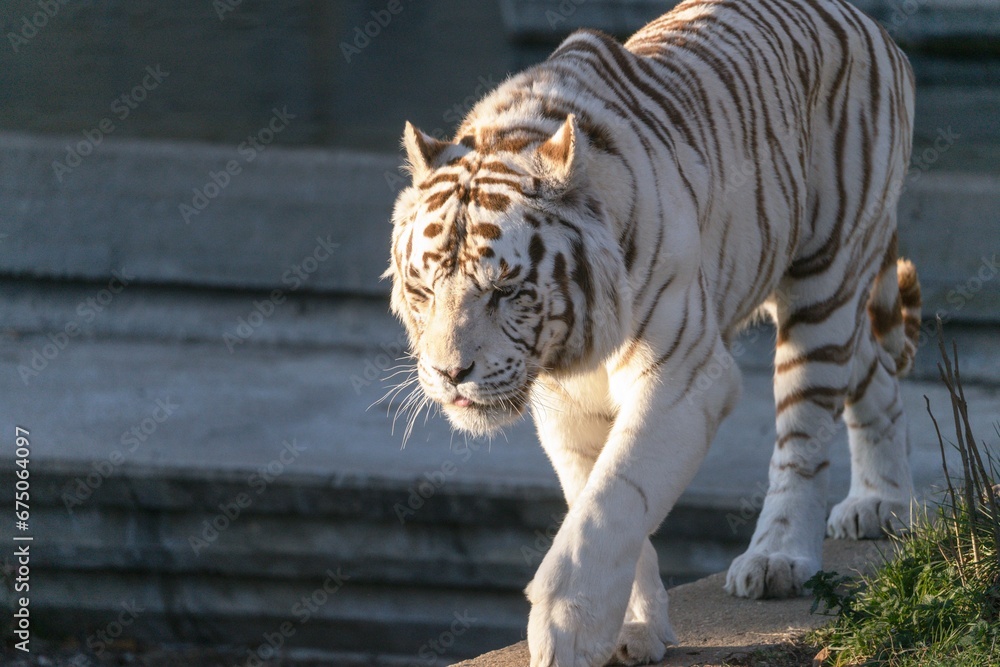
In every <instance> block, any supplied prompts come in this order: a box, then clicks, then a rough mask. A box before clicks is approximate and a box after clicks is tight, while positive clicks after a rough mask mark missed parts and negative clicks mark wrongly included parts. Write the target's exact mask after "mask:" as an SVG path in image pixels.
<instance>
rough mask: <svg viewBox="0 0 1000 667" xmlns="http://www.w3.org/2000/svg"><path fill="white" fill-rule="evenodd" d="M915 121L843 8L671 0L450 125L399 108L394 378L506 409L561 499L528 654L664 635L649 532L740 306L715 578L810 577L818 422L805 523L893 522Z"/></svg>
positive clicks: (772, 585)
mask: <svg viewBox="0 0 1000 667" xmlns="http://www.w3.org/2000/svg"><path fill="white" fill-rule="evenodd" d="M912 118H913V76H912V73H911V70H910V67H909V65H908V63H907V61H906V58H905V57H904V56H903V54H902V52H901V51H899V50H898V49H897V48H896V47H895V45H894V44H893V43H892V42H891V40H890V39H889V38H888V36H887V35H886V33H885V32H884V31H883V30H882V29H881V28H880V27H878V25H877V24H875V23H874V22H872V21H871V20H869V19H868V18H866V17H865V16H864V15H862V14H861V13H860V12H859V11H857V10H855V9H854V8H852V7H851V6H850V5H848V4H847V3H846V2H842V1H841V0H758V1H756V2H746V1H744V0H688V1H686V2H683V3H681V4H680V5H679V6H678V7H677V8H675V9H674V10H673V11H671V12H670V13H668V14H666V15H664V16H663V17H661V18H659V19H657V20H656V21H653V22H652V23H650V24H649V25H647V26H646V27H645V28H643V29H642V30H640V31H639V32H638V33H637V34H635V35H634V36H633V37H632V38H631V39H630V40H629V41H628V42H627V43H626V44H625V45H624V46H623V45H621V44H619V43H617V42H616V41H614V40H613V39H611V38H609V37H608V36H606V35H603V34H601V33H598V32H593V31H580V32H577V33H575V34H573V35H572V36H570V37H569V38H568V39H567V40H566V41H565V42H563V44H562V45H561V46H560V47H559V48H558V50H557V51H556V52H555V53H554V54H553V55H552V56H551V57H550V58H549V59H548V60H546V61H545V62H544V63H541V64H539V65H537V66H535V67H533V68H531V69H529V70H527V71H525V72H523V73H521V74H519V75H517V76H514V77H512V78H510V79H509V80H507V81H506V82H505V83H504V84H502V85H501V86H500V87H499V88H498V89H496V90H495V91H493V92H492V93H490V94H489V95H487V96H486V97H485V98H484V99H483V100H482V101H481V102H480V103H479V104H478V105H477V106H476V107H475V108H474V109H473V110H472V112H471V113H470V114H469V115H468V117H467V118H466V119H465V120H464V122H463V123H462V125H461V126H460V128H459V129H458V131H457V133H456V135H455V138H454V140H453V141H452V142H442V141H438V140H436V139H434V138H432V137H429V136H427V135H425V134H423V133H422V132H420V131H419V130H417V129H416V128H414V127H412V126H410V125H407V128H406V132H405V136H404V144H405V147H406V150H407V155H408V159H409V163H410V169H411V172H412V176H413V185H412V187H409V188H407V189H406V190H405V191H404V192H402V193H401V194H400V196H399V199H398V201H397V203H396V208H395V211H394V217H393V220H394V231H393V243H392V258H391V266H390V268H389V271H388V272H387V275H389V276H391V277H392V279H393V290H392V307H393V310H394V312H395V313H396V314H397V315H398V316H399V317H400V318H401V319H402V321H403V322H404V324H405V325H406V328H407V331H408V332H409V335H410V342H411V346H412V350H413V352H414V355H415V358H416V360H417V364H416V371H417V377H418V378H419V384H420V387H421V389H422V391H423V393H424V394H425V396H426V398H427V399H429V400H432V401H434V402H435V403H437V404H439V405H440V406H442V408H443V410H444V412H445V414H446V415H447V416H448V417H449V419H450V420H451V421H452V423H453V424H454V425H455V426H456V427H457V428H460V429H464V430H467V431H470V432H473V433H489V432H493V431H494V430H496V429H497V428H500V427H502V426H503V425H505V424H508V423H510V422H511V421H512V420H513V419H515V418H517V417H518V416H519V415H521V414H522V413H523V412H525V411H527V410H530V411H531V413H532V415H533V417H534V419H535V422H536V425H537V429H538V433H539V438H540V440H541V443H542V446H543V447H544V449H545V451H546V453H547V454H548V456H549V458H550V459H551V460H552V462H553V464H554V466H555V468H556V472H557V473H558V475H559V478H560V482H561V483H562V486H563V490H564V492H565V494H566V498H567V501H568V503H569V506H570V512H569V514H568V515H567V518H566V520H565V522H564V524H563V526H562V528H561V529H560V531H559V533H558V535H557V536H556V538H555V540H554V544H553V546H552V548H551V550H550V551H549V553H548V555H547V556H546V557H545V559H544V560H543V562H542V564H541V566H540V567H539V570H538V572H537V573H536V576H535V578H534V580H533V581H532V583H531V584H530V585H529V587H528V589H527V594H528V597H529V599H530V600H531V602H532V612H531V616H530V619H529V626H528V640H529V645H530V649H531V655H532V665H551V664H559V665H570V664H573V665H578V664H579V665H600V664H603V663H604V662H605V661H606V660H607V659H609V658H611V657H613V656H617V658H618V659H619V660H623V661H626V662H630V663H635V662H642V661H646V660H656V659H659V658H660V657H662V655H663V652H664V650H665V645H666V644H668V643H671V642H673V641H675V640H676V639H675V637H674V634H673V631H672V630H671V628H670V624H669V621H668V618H667V599H666V595H665V594H664V591H663V587H662V584H661V583H660V580H659V576H658V570H657V565H656V554H655V552H654V551H653V549H652V546H651V545H650V543H649V540H648V535H649V534H650V533H651V532H652V531H653V530H655V529H656V527H657V526H658V525H659V524H660V522H661V521H662V520H663V518H664V517H665V516H666V514H667V513H668V511H669V510H670V508H671V507H672V506H673V505H674V503H675V502H676V501H677V498H678V497H679V496H680V494H681V492H682V491H683V489H684V487H685V486H686V485H687V484H688V482H689V481H690V480H691V478H692V477H693V475H694V473H695V471H696V470H697V468H698V466H699V464H700V463H701V461H702V460H703V457H704V454H705V451H706V449H707V447H708V445H709V443H710V442H711V439H712V437H713V435H714V433H715V431H716V429H717V427H718V425H719V422H720V421H721V420H722V419H723V418H724V417H725V416H726V414H728V412H729V411H730V410H731V408H732V406H733V404H734V403H735V401H736V400H737V399H738V396H739V392H740V378H739V371H738V370H737V368H736V366H735V363H734V361H733V358H732V356H731V355H730V353H729V345H730V343H731V341H732V340H733V339H734V337H735V336H736V334H737V333H738V332H739V330H740V328H741V327H743V326H744V325H745V324H746V323H747V322H748V321H749V320H751V319H752V318H753V317H754V316H755V315H756V314H758V313H761V312H763V313H767V314H769V315H770V316H771V317H772V318H773V319H774V321H775V324H776V327H777V349H776V352H775V375H774V393H775V402H776V413H777V414H776V420H777V441H776V444H775V448H774V454H773V457H772V460H771V467H770V474H769V477H770V490H769V492H768V496H767V499H766V501H765V504H764V508H763V511H762V513H761V517H760V519H759V521H758V525H757V529H756V532H755V534H754V536H753V539H752V542H751V545H750V547H749V549H748V551H747V552H746V553H745V554H744V555H742V556H740V557H739V558H737V559H736V560H735V561H734V563H733V565H732V567H731V569H730V571H729V576H728V579H727V583H726V588H727V590H729V592H731V593H733V594H735V595H741V596H750V597H762V596H788V595H795V594H798V593H800V592H801V591H802V584H803V582H804V581H805V580H806V579H808V578H809V577H810V576H812V574H813V573H815V572H816V571H817V570H818V569H819V567H820V556H821V544H822V539H823V532H824V531H823V524H824V517H825V512H826V493H827V490H826V488H827V479H826V478H827V467H828V465H829V459H828V458H827V449H828V442H829V440H830V439H831V437H832V434H833V433H834V426H835V422H836V420H838V419H839V418H841V416H843V417H844V418H845V421H846V422H847V424H848V432H849V440H850V447H851V457H852V470H853V472H852V483H851V490H850V493H849V495H848V497H847V498H846V499H845V500H844V501H843V502H842V503H840V504H839V505H838V506H837V507H835V508H834V510H833V512H832V513H831V515H830V517H829V521H828V522H827V531H828V532H829V533H830V534H831V535H835V536H840V537H855V538H858V537H870V536H875V535H878V534H880V533H881V531H882V530H883V529H884V528H886V527H891V526H892V524H893V523H894V522H895V521H897V520H901V521H906V520H907V519H906V517H907V513H908V503H909V500H910V496H911V493H912V483H911V481H910V473H909V467H908V462H907V434H906V427H905V421H904V419H903V415H902V403H901V400H900V397H899V384H898V376H899V375H901V374H902V373H903V372H905V371H906V370H907V369H908V368H909V367H910V366H911V365H912V360H913V354H914V351H915V349H916V348H915V340H916V334H917V330H918V328H919V317H920V314H919V313H920V311H919V308H920V296H919V284H918V282H917V277H916V271H915V269H914V267H913V265H912V264H911V263H909V262H906V261H905V260H898V259H897V257H896V219H895V218H896V200H897V198H898V194H899V191H900V190H901V185H902V181H903V178H904V176H905V172H906V166H907V164H908V162H909V155H910V137H911V127H912ZM747 446H755V445H754V444H753V443H750V442H748V443H747Z"/></svg>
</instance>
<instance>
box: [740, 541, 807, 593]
mask: <svg viewBox="0 0 1000 667" xmlns="http://www.w3.org/2000/svg"><path fill="white" fill-rule="evenodd" d="M821 565H822V563H821V561H820V559H819V558H818V557H810V556H797V555H793V554H787V553H780V552H778V553H766V552H764V551H759V550H753V549H752V550H749V551H747V552H746V553H745V554H743V555H742V556H739V557H737V558H736V559H735V560H734V561H733V564H732V565H730V566H729V572H728V573H727V574H726V592H727V593H729V594H730V595H734V596H736V597H741V598H753V599H758V598H790V597H796V596H799V595H802V594H804V593H805V586H804V584H805V583H806V581H808V580H809V579H810V578H811V577H812V576H813V575H814V574H816V573H817V572H819V570H820V567H821Z"/></svg>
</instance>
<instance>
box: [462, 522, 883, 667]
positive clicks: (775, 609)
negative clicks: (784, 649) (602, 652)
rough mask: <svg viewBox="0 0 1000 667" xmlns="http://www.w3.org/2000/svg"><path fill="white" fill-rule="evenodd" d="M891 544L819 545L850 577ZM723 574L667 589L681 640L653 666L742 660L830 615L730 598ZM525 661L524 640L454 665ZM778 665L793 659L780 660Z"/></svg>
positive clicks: (801, 605)
mask: <svg viewBox="0 0 1000 667" xmlns="http://www.w3.org/2000/svg"><path fill="white" fill-rule="evenodd" d="M891 549H892V544H891V542H888V541H868V542H849V541H840V540H827V541H826V543H825V544H824V546H823V569H824V570H828V571H834V572H839V573H840V574H842V575H852V576H855V575H857V574H858V573H869V572H871V571H872V570H873V569H874V568H875V567H877V566H878V565H879V564H880V563H882V562H883V559H884V556H885V555H888V554H890V553H891ZM725 579H726V575H725V573H719V574H714V575H712V576H710V577H705V578H704V579H701V580H699V581H695V582H692V583H690V584H684V585H682V586H678V587H676V588H673V589H671V591H670V620H671V623H672V624H673V626H674V630H675V631H676V632H677V638H678V640H679V642H680V643H679V644H678V645H677V646H672V647H670V648H668V649H667V654H666V655H665V656H664V658H663V660H662V661H660V662H657V663H655V664H656V665H658V666H659V667H719V666H725V665H728V664H733V663H732V662H731V661H736V660H740V662H739V663H737V664H744V662H743V659H745V658H747V657H748V656H749V655H751V654H752V653H753V652H754V651H755V650H759V649H766V648H768V647H775V646H777V645H780V644H782V643H784V642H789V641H792V640H796V639H799V638H801V636H802V635H803V634H804V633H806V632H807V631H809V630H812V629H814V628H818V627H820V626H822V625H824V624H825V623H827V622H828V621H829V620H830V617H828V616H823V615H820V614H810V613H809V607H810V605H811V604H812V600H811V599H810V598H808V597H803V598H793V599H789V600H744V599H738V598H733V597H730V596H728V595H726V594H725V593H724V592H723V590H722V586H723V584H724V583H725ZM809 658H811V656H809ZM809 658H806V660H809ZM529 660H530V656H529V653H528V645H527V642H524V641H522V642H519V643H517V644H514V645H513V646H508V647H507V648H503V649H499V650H497V651H492V652H490V653H487V654H485V655H482V656H479V657H478V658H475V659H472V660H468V661H465V662H461V663H458V664H457V665H456V667H524V666H525V665H528V664H529ZM754 664H757V663H754ZM762 664H766V663H762ZM779 664H792V663H791V662H790V661H785V660H782V661H781V662H780V663H779ZM805 664H809V663H808V662H807V663H805Z"/></svg>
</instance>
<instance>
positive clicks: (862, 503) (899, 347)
mask: <svg viewBox="0 0 1000 667" xmlns="http://www.w3.org/2000/svg"><path fill="white" fill-rule="evenodd" d="M887 255H888V256H887V261H886V262H883V267H882V270H881V272H880V275H879V277H878V278H877V279H876V281H875V286H874V287H873V288H872V294H871V297H870V299H869V304H868V314H869V317H870V319H871V325H872V326H871V329H870V331H868V332H865V333H867V335H862V336H861V339H860V341H859V344H858V349H857V351H856V352H855V358H854V373H853V377H852V381H851V391H850V393H849V394H848V396H847V400H846V409H845V411H844V420H845V421H846V422H847V433H848V441H849V443H850V448H851V488H850V491H849V492H848V495H847V498H845V499H844V500H843V501H842V502H840V503H839V504H838V505H836V506H835V507H834V508H833V510H832V511H831V513H830V518H829V520H828V521H827V534H828V535H829V536H830V537H837V538H850V539H863V538H877V537H881V536H882V535H883V533H884V532H899V531H900V529H903V528H906V527H908V526H909V523H910V502H911V499H912V497H913V482H912V477H911V475H910V464H909V440H908V437H907V428H906V418H905V415H904V414H903V401H902V398H901V397H900V392H899V375H902V374H903V373H905V371H907V370H908V369H909V367H910V366H911V365H912V363H913V354H914V352H915V350H916V337H917V333H918V329H919V323H920V286H919V283H918V282H917V278H916V270H915V269H914V268H913V265H912V264H910V263H908V262H906V261H905V260H903V261H901V262H900V263H899V271H898V278H897V265H896V262H895V247H894V244H893V247H890V249H889V253H887Z"/></svg>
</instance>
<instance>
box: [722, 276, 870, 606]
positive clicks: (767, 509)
mask: <svg viewBox="0 0 1000 667" xmlns="http://www.w3.org/2000/svg"><path fill="white" fill-rule="evenodd" d="M847 264H848V260H847V258H844V259H843V260H841V262H840V266H837V267H831V269H830V270H828V271H827V272H825V273H824V274H821V275H818V276H810V277H806V278H801V279H792V278H789V277H786V278H784V279H783V280H782V281H781V284H780V285H779V289H778V290H777V291H776V293H775V296H774V297H773V298H772V300H771V302H770V304H769V305H770V309H771V310H772V314H773V315H774V319H775V321H776V324H777V350H776V352H775V369H774V398H775V417H776V418H775V421H776V426H777V440H776V441H775V446H774V451H773V454H772V457H771V463H770V468H769V471H768V492H767V495H766V496H765V499H764V506H763V508H762V510H761V513H760V516H759V517H758V519H757V526H756V529H755V530H754V535H753V538H752V539H751V542H750V546H749V548H748V549H747V551H746V553H744V554H743V555H741V556H739V557H738V558H736V559H735V560H734V561H733V563H732V565H731V566H730V568H729V572H728V575H727V578H726V590H727V591H728V592H729V593H730V594H731V595H736V596H739V597H750V598H761V597H790V596H793V595H801V594H802V593H803V592H804V588H803V584H804V583H805V582H806V581H807V580H808V579H809V578H810V577H812V575H813V574H815V573H816V572H817V571H818V570H819V569H820V567H821V565H822V548H823V534H824V525H825V520H826V509H827V504H826V503H827V488H828V479H827V478H828V475H829V465H830V459H829V457H828V450H829V445H830V442H831V441H832V440H833V438H834V437H835V435H836V433H837V430H838V429H837V427H838V423H837V422H838V420H839V418H840V416H841V414H842V412H843V410H844V401H845V399H846V397H847V395H848V393H849V390H850V387H851V377H852V371H853V364H852V361H853V357H854V351H855V348H856V347H857V341H858V337H859V335H860V326H861V325H862V324H864V326H865V327H867V322H862V321H861V318H862V317H863V312H862V308H861V307H859V301H861V303H860V306H863V300H862V299H860V295H859V294H858V292H859V291H860V290H859V286H858V284H857V283H855V282H854V280H855V279H860V280H861V281H862V282H861V283H860V284H861V285H864V282H863V281H864V276H852V277H848V272H849V269H848V266H847ZM838 269H839V270H838Z"/></svg>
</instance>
